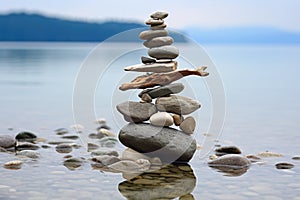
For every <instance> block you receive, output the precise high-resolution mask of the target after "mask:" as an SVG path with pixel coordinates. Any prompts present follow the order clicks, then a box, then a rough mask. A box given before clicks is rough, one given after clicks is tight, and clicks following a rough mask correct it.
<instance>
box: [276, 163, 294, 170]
mask: <svg viewBox="0 0 300 200" xmlns="http://www.w3.org/2000/svg"><path fill="white" fill-rule="evenodd" d="M294 166H295V165H294V164H292V163H287V162H280V163H277V164H276V165H275V167H276V168H277V169H292V168H293V167H294Z"/></svg>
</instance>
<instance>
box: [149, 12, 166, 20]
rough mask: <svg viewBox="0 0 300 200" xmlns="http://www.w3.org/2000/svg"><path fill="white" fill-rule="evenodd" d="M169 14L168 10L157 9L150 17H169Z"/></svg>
mask: <svg viewBox="0 0 300 200" xmlns="http://www.w3.org/2000/svg"><path fill="white" fill-rule="evenodd" d="M168 15H169V14H168V13H167V12H163V11H157V12H155V13H153V14H152V15H150V17H151V18H153V19H164V18H166V17H168Z"/></svg>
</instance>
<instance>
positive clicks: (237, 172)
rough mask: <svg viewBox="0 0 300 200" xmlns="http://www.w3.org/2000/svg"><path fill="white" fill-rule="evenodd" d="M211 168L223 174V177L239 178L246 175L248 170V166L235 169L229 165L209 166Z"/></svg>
mask: <svg viewBox="0 0 300 200" xmlns="http://www.w3.org/2000/svg"><path fill="white" fill-rule="evenodd" d="M209 166H210V167H211V168H214V169H216V170H217V172H220V173H223V174H224V176H241V175H243V174H244V173H246V172H247V171H248V169H249V166H244V167H238V168H237V167H236V166H230V165H209Z"/></svg>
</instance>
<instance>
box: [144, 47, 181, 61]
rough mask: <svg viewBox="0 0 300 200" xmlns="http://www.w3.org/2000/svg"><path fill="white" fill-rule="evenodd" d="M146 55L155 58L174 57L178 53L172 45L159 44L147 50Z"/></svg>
mask: <svg viewBox="0 0 300 200" xmlns="http://www.w3.org/2000/svg"><path fill="white" fill-rule="evenodd" d="M148 55H149V56H151V57H152V58H156V59H175V58H177V56H178V55H179V50H178V49H177V48H176V47H174V46H170V45H169V46H161V47H155V48H151V49H149V50H148Z"/></svg>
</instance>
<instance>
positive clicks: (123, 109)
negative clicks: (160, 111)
mask: <svg viewBox="0 0 300 200" xmlns="http://www.w3.org/2000/svg"><path fill="white" fill-rule="evenodd" d="M117 110H118V111H119V112H120V113H121V114H122V115H123V116H124V119H125V120H126V121H128V122H136V123H139V122H143V121H147V120H148V119H149V118H150V116H151V115H153V114H154V113H156V107H155V105H154V104H151V103H140V102H133V101H126V102H124V103H121V104H119V105H117Z"/></svg>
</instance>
